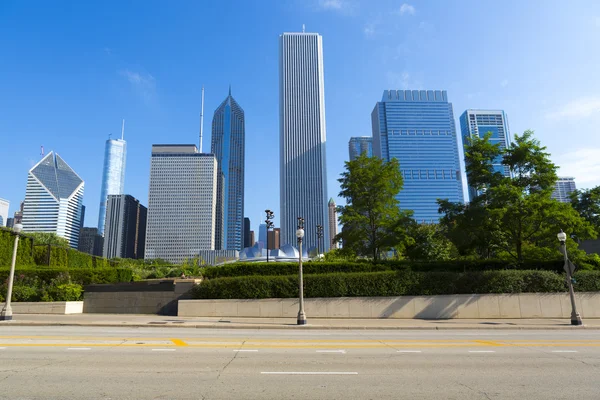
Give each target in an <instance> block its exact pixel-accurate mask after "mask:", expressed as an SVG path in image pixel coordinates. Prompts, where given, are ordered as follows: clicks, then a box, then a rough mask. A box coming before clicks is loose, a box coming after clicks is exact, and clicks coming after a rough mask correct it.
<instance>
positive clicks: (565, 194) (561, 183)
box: [552, 176, 577, 203]
mask: <svg viewBox="0 0 600 400" xmlns="http://www.w3.org/2000/svg"><path fill="white" fill-rule="evenodd" d="M575 190H577V187H576V186H575V178H573V177H570V176H559V177H558V180H557V181H556V183H555V184H554V191H553V192H552V198H553V199H556V200H558V201H560V202H561V203H570V202H571V198H570V197H569V196H570V194H571V193H573V192H574V191H575Z"/></svg>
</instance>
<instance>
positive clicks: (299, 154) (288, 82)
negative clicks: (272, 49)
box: [279, 30, 329, 250]
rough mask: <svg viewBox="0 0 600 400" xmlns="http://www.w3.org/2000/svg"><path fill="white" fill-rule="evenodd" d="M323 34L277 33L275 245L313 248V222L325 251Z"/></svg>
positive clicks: (325, 167)
mask: <svg viewBox="0 0 600 400" xmlns="http://www.w3.org/2000/svg"><path fill="white" fill-rule="evenodd" d="M323 69H324V67H323V37H322V36H321V35H319V34H318V33H306V32H304V30H303V32H286V33H283V34H282V35H281V36H280V37H279V160H280V165H279V182H280V183H279V185H280V186H279V193H280V201H279V209H280V214H281V215H280V217H279V218H280V227H281V236H280V240H281V245H282V246H285V245H286V244H290V245H292V246H295V245H296V243H297V238H296V229H297V227H298V218H300V217H301V218H303V219H304V222H305V224H304V230H305V232H306V233H305V236H304V245H305V246H306V249H310V248H313V247H315V248H316V247H317V237H316V234H317V228H316V227H317V225H320V226H322V227H324V232H323V237H324V243H326V249H325V250H327V249H329V226H328V224H327V220H328V218H327V213H328V211H327V200H328V199H329V198H328V197H327V166H326V165H327V164H326V146H325V145H326V141H327V134H326V123H325V93H324V90H325V83H324V72H323Z"/></svg>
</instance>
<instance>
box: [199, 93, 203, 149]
mask: <svg viewBox="0 0 600 400" xmlns="http://www.w3.org/2000/svg"><path fill="white" fill-rule="evenodd" d="M202 133H204V85H202V108H201V109H200V153H202Z"/></svg>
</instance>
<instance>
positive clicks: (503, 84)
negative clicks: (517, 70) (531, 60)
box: [500, 79, 508, 87]
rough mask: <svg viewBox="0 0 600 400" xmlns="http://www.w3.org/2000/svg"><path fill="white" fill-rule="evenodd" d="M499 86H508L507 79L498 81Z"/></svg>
mask: <svg viewBox="0 0 600 400" xmlns="http://www.w3.org/2000/svg"><path fill="white" fill-rule="evenodd" d="M500 86H502V87H507V86H508V79H504V80H502V82H500Z"/></svg>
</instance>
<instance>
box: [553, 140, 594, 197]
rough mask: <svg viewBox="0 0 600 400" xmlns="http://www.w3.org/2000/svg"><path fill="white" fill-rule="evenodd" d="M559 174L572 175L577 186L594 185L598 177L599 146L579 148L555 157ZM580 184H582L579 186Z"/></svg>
mask: <svg viewBox="0 0 600 400" xmlns="http://www.w3.org/2000/svg"><path fill="white" fill-rule="evenodd" d="M555 162H556V164H557V165H558V166H559V167H560V169H559V170H558V175H559V176H573V177H575V179H576V182H577V186H579V187H585V186H587V185H582V184H590V183H592V184H593V185H596V184H597V183H598V177H600V148H581V149H577V150H574V151H571V152H568V153H565V154H562V155H560V156H558V157H556V161H555ZM580 185H582V186H580Z"/></svg>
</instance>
